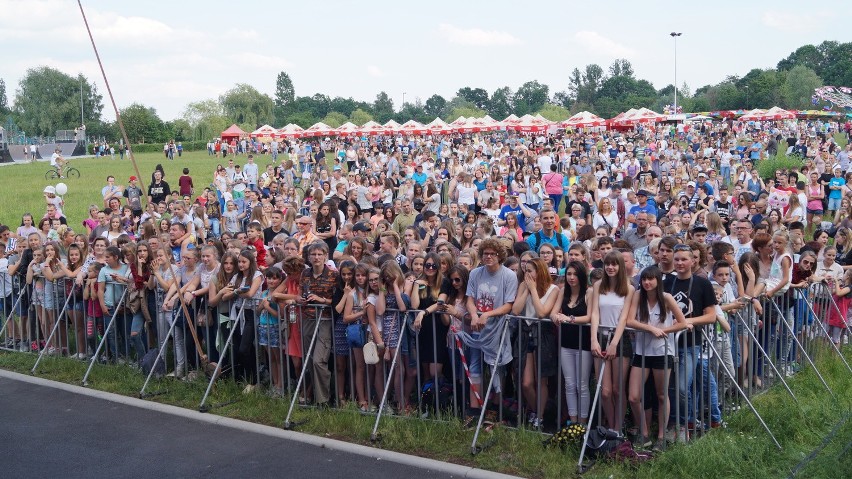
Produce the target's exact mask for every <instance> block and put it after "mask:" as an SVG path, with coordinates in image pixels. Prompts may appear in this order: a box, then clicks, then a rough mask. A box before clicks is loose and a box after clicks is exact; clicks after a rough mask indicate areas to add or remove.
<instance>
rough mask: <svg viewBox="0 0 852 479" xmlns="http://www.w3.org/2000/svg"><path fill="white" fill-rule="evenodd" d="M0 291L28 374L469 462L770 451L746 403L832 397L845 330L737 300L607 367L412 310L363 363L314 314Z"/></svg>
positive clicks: (33, 287)
mask: <svg viewBox="0 0 852 479" xmlns="http://www.w3.org/2000/svg"><path fill="white" fill-rule="evenodd" d="M98 288H103V291H98ZM0 292H2V293H3V294H4V296H3V298H2V300H1V301H0V305H2V307H3V314H2V318H0V320H2V321H3V324H2V328H0V341H2V344H0V346H2V349H4V350H6V351H10V352H11V351H15V352H19V353H25V352H30V353H38V358H37V359H36V362H35V364H34V366H33V368H32V372H33V373H35V372H37V371H38V370H39V368H43V367H44V365H45V364H46V363H49V362H50V361H52V360H55V359H54V358H56V357H59V356H65V357H70V358H74V359H78V360H84V361H87V362H88V367H87V369H86V373H85V375H84V377H83V378H82V382H83V384H88V383H90V382H91V381H97V380H98V374H99V371H100V369H98V368H95V365H96V363H103V364H108V365H111V366H109V367H120V366H121V365H126V366H124V367H128V366H129V367H131V368H133V369H134V370H137V371H136V372H134V371H132V370H130V369H128V370H127V374H139V375H141V376H144V377H145V382H144V385H143V387H142V389H141V391H140V396H141V397H149V396H151V395H156V394H159V393H158V392H157V391H153V392H151V391H148V388H149V387H150V386H151V383H152V381H154V380H155V379H159V378H162V377H164V376H168V377H172V376H173V377H174V378H175V379H178V380H179V379H184V378H187V377H192V376H196V377H200V376H206V378H207V381H208V386H207V388H206V390H205V392H204V394H203V396H202V397H200V398H199V409H200V410H202V411H208V410H210V409H213V408H216V407H218V406H221V404H217V403H212V402H211V397H212V396H214V395H215V393H214V384H215V382H216V381H221V380H226V381H234V382H238V383H240V384H245V386H246V391H245V392H250V391H252V390H254V389H256V388H261V389H264V390H267V391H268V392H269V394H270V395H271V396H273V397H276V398H281V399H282V400H286V401H287V403H286V404H288V406H289V409H288V413H287V416H286V420H285V423H284V427H286V428H295V427H298V425H299V424H300V423H299V421H298V417H299V414H300V411H301V409H302V408H305V407H314V406H323V407H329V408H333V409H340V410H350V411H357V412H359V413H362V414H374V415H375V422H374V424H373V427H372V430H371V438H372V439H373V440H378V439H379V438H380V437H381V433H380V426H381V419H382V417H385V416H411V417H418V418H420V419H423V420H434V421H446V420H449V419H453V418H457V419H458V420H460V421H462V422H463V423H465V424H466V425H468V426H469V427H472V428H473V427H474V425H475V430H474V432H473V438H472V444H471V452H472V453H474V454H475V453H477V452H479V451H481V450H483V449H484V448H486V447H488V444H487V443H483V444H481V443H480V442H479V437H480V431H482V430H484V429H487V428H489V427H491V425H492V424H496V423H502V424H503V425H505V426H508V427H517V428H522V429H527V430H531V431H540V432H543V433H554V432H556V431H558V430H560V429H561V428H562V427H563V426H564V425H565V424H566V422H568V421H570V422H574V423H580V424H585V425H589V424H601V425H605V426H607V427H609V428H612V429H616V430H624V431H627V432H628V433H630V434H632V435H633V436H634V438H635V440H636V441H639V442H641V443H642V444H641V445H642V446H645V447H647V446H649V445H650V444H651V443H652V442H658V443H659V444H660V447H662V448H664V447H665V444H666V440H668V441H669V442H671V441H672V440H683V441H686V440H690V439H693V438H697V437H700V436H701V435H703V434H704V433H705V432H707V431H709V430H710V429H713V428H717V427H724V425H725V423H724V417H726V416H728V415H730V414H732V413H733V412H734V411H737V410H739V409H741V408H743V407H747V408H749V409H750V410H751V413H753V414H754V415H755V416H757V418H758V419H759V421H760V423H761V425H762V427H763V428H764V430H765V431H766V433H767V434H768V435H769V436H770V437H771V438H772V440H773V441H774V442H775V444H776V445H778V447H780V444H779V443H778V441H777V439H776V438H775V436H774V434H773V432H772V431H771V430H770V428H769V427H768V426H767V424H766V423H765V422H764V421H763V419H762V418H761V417H760V415H759V413H758V411H757V410H756V409H755V408H754V406H753V404H752V401H751V399H752V398H753V397H754V396H755V395H757V394H759V393H760V392H761V391H764V390H766V389H767V388H769V387H772V386H774V385H775V384H778V385H780V386H781V387H782V388H784V389H785V390H786V392H787V394H788V395H789V396H790V399H791V405H793V404H795V405H797V407H798V406H801V404H800V403H799V398H797V397H796V395H795V394H794V392H793V389H792V388H791V387H790V386H789V384H788V379H789V378H790V377H791V376H793V375H794V374H795V373H796V372H798V371H800V370H802V369H811V370H813V372H814V373H815V374H816V376H817V377H819V379H820V381H821V383H822V385H823V387H824V388H825V389H826V391H827V392H828V393H829V394H831V395H834V394H836V391H832V390H831V388H830V387H829V385H828V383H827V382H826V381H825V379H824V378H823V376H822V374H821V371H820V370H819V368H818V365H817V364H818V362H817V360H816V358H817V357H819V356H820V355H825V354H832V355H833V354H837V355H839V356H840V357H841V358H843V355H842V354H841V351H840V347H841V339H842V335H844V334H846V331H847V329H846V328H845V327H840V326H835V325H841V324H842V325H845V324H846V323H845V321H846V311H843V304H842V303H839V302H838V301H837V300H836V299H837V298H835V297H834V296H832V294H831V291H830V290H829V288H828V287H827V286H826V285H824V284H815V285H812V286H811V287H810V288H806V289H791V290H790V291H788V292H786V293H784V294H781V295H779V296H776V297H773V298H766V297H763V298H760V301H759V303H758V304H759V305H752V303H750V302H745V303H743V304H741V306H740V307H739V309H737V310H736V311H733V312H731V313H730V314H729V316H728V321H727V325H724V324H722V323H716V324H713V325H708V326H704V327H696V328H693V329H688V330H684V331H680V332H679V333H678V334H677V335H671V337H668V339H667V340H666V339H663V338H660V337H657V336H654V335H653V334H652V333H651V332H648V331H643V330H630V329H627V330H626V331H625V333H624V336H623V338H622V339H621V341H619V343H618V345H617V348H616V354H615V355H614V357H611V356H610V357H607V358H605V359H604V358H601V357H594V356H593V354H592V347H591V346H592V345H591V339H592V338H591V334H590V328H589V326H588V325H570V327H569V325H566V324H564V323H559V322H554V321H552V320H551V319H549V318H531V317H522V316H512V315H507V316H505V317H503V318H500V319H499V320H498V319H492V321H499V322H498V323H497V324H495V327H496V331H497V335H496V336H495V338H496V339H495V341H492V342H487V341H481V340H480V337H479V334H478V333H477V332H474V331H472V330H471V329H470V326H469V324H466V323H465V322H464V321H463V319H462V318H455V317H451V316H449V315H446V313H435V314H433V315H429V314H426V316H425V320H424V321H423V322H422V326H421V327H420V329H415V328H414V318H415V317H416V315H417V314H418V313H419V312H420V311H416V310H415V311H411V310H409V311H396V310H388V311H386V312H385V313H384V314H383V315H377V318H376V324H377V325H378V326H379V328H380V330H379V331H370V330H369V329H367V330H366V331H365V333H366V335H365V336H366V338H367V339H368V340H369V339H370V338H372V339H373V340H375V343H379V344H382V343H383V344H384V348H383V349H378V351H377V356H378V358H376V357H375V356H373V355H372V354H369V351H368V353H366V354H365V348H366V349H370V348H372V346H364V345H363V344H361V343H360V342H359V341H357V340H353V338H348V337H347V333H346V329H347V326H348V325H347V324H345V323H344V322H343V320H342V317H341V315H338V314H337V313H336V312H334V311H332V310H331V307H330V306H326V305H314V304H292V305H281V306H279V307H278V309H277V311H278V314H269V313H268V312H266V313H262V312H259V311H258V306H259V304H260V301H259V300H257V299H246V300H237V302H221V303H219V304H210V301H209V300H208V299H207V298H206V297H201V298H193V299H192V300H191V301H188V302H187V303H186V304H185V307H184V305H183V304H182V302H181V301H177V300H175V299H174V298H171V300H170V301H168V302H167V301H166V297H167V292H166V291H162V290H158V289H154V290H147V289H145V290H143V291H142V292H141V293H140V292H136V291H134V290H133V288H132V287H131V288H130V289H128V286H127V283H124V282H114V281H107V282H102V283H98V285H97V286H94V285H92V284H90V283H86V282H83V283H82V284H80V283H79V282H77V281H76V280H74V279H69V278H62V279H57V280H54V281H50V280H48V279H46V278H44V277H43V276H37V277H35V278H33V281H32V282H31V283H30V284H27V283H26V281H22V280H21V279H20V278H19V277H17V276H16V277H13V278H10V277H9V276H8V275H4V276H0ZM100 294H103V296H104V303H101V301H100V296H99V295H100ZM102 304H105V306H106V310H103V309H102V307H101V305H102ZM366 307H368V308H369V307H372V306H371V305H369V304H368V305H367V306H366ZM355 324H358V323H357V322H356V323H355ZM363 327H364V328H367V326H366V324H364V326H363ZM380 338H381V341H379V339H380ZM356 339H357V338H356ZM596 339H597V342H598V343H599V344H601V346H602V347H603V348H605V347H606V346H605V345H606V344H607V343H608V342H609V341H611V340H612V330H611V329H608V328H604V327H601V328H599V332H598V337H597V338H596ZM651 345H654V347H655V348H657V349H656V351H657V353H656V354H657V355H656V356H654V355H653V354H652V353H649V351H651V350H654V347H652V346H651ZM495 346H496V347H495ZM659 348H662V349H659ZM641 351H644V354H634V352H637V353H638V352H641ZM660 351H662V352H660ZM371 357H372V360H371ZM843 362H844V363H845V364H846V367H847V368H849V371H850V372H852V368H850V367H849V364H848V363H847V362H846V360H845V359H843ZM157 384H159V385H161V383H160V382H157ZM628 405H629V409H628ZM628 410H629V411H630V414H628ZM654 426H655V427H654ZM655 437H656V439H657V441H654V438H655ZM581 463H582V458H581Z"/></svg>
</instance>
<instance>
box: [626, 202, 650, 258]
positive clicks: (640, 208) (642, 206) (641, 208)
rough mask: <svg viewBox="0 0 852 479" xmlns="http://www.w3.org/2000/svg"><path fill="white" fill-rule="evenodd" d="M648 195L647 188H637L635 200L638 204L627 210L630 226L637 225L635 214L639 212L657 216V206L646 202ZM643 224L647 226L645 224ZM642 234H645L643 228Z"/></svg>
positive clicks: (634, 226)
mask: <svg viewBox="0 0 852 479" xmlns="http://www.w3.org/2000/svg"><path fill="white" fill-rule="evenodd" d="M648 196H650V194H649V193H648V191H647V190H639V191H637V192H636V201H638V204H637V205H634V206H633V207H631V208H630V211H628V212H627V222H628V223H630V225H631V228H636V227H637V219H636V215H638V214H639V213H647V214H648V215H653V216H654V218H656V217H657V207H656V206H654V205H652V204H650V203H648ZM645 226H647V224H646V225H645ZM642 235H643V236H644V235H645V231H644V230H643V231H642ZM633 249H636V248H633Z"/></svg>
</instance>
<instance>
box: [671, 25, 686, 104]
mask: <svg viewBox="0 0 852 479" xmlns="http://www.w3.org/2000/svg"><path fill="white" fill-rule="evenodd" d="M669 35H671V37H672V38H674V114H675V115H677V37H679V36H681V35H683V33H680V32H671V33H669Z"/></svg>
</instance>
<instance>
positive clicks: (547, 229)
mask: <svg viewBox="0 0 852 479" xmlns="http://www.w3.org/2000/svg"><path fill="white" fill-rule="evenodd" d="M555 228H556V211H554V210H553V208H544V209H542V210H541V231H537V232H536V233H533V234H531V235H529V236H528V237H527V244H529V245H530V249H531V250H533V251H535V252H536V253H538V249H539V248H541V245H543V244H544V243H547V244H549V245H551V246H553V247H554V248H561V249H562V250H563V251H564V250H565V248H567V246H568V245H569V244H570V242H569V241H568V237H567V236H565V235H564V234H562V233H560V232H558V231H556V229H555Z"/></svg>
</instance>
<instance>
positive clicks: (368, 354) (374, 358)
mask: <svg viewBox="0 0 852 479" xmlns="http://www.w3.org/2000/svg"><path fill="white" fill-rule="evenodd" d="M378 362H379V348H378V347H376V343H374V342H373V338H370V340H369V341H367V342H366V344H364V363H365V364H370V365H373V364H377V363H378Z"/></svg>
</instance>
